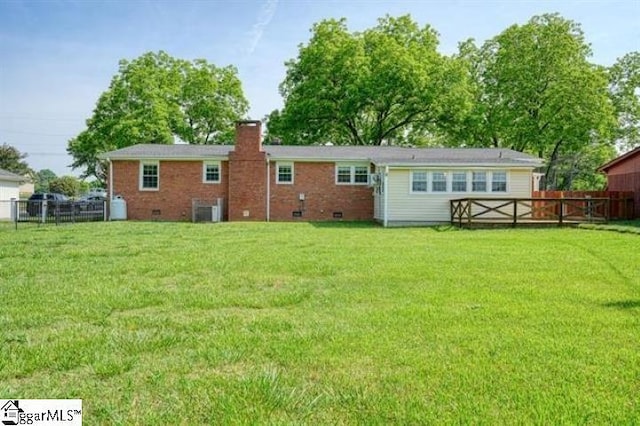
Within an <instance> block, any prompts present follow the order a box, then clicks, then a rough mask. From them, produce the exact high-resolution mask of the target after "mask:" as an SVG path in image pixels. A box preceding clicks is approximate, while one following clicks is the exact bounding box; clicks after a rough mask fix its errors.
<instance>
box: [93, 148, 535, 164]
mask: <svg viewBox="0 0 640 426" xmlns="http://www.w3.org/2000/svg"><path fill="white" fill-rule="evenodd" d="M233 148H234V146H233V145H186V144H176V145H161V144H145V145H133V146H130V147H127V148H122V149H119V150H117V151H111V152H108V153H105V154H102V155H101V158H105V159H111V160H137V159H155V160H162V159H172V160H180V159H190V160H192V159H206V158H215V157H218V158H220V157H222V158H226V157H227V156H228V155H229V151H232V150H233ZM263 149H264V150H265V151H266V152H267V154H268V155H269V157H270V158H271V159H272V160H297V161H370V162H372V163H375V164H379V165H394V166H402V165H406V166H416V165H438V164H447V165H450V164H454V165H474V164H477V165H512V166H528V167H536V166H538V165H540V164H541V163H542V160H541V159H539V158H538V157H535V156H532V155H529V154H524V153H522V152H518V151H513V150H511V149H504V148H405V147H397V146H317V145H311V146H301V145H264V146H263Z"/></svg>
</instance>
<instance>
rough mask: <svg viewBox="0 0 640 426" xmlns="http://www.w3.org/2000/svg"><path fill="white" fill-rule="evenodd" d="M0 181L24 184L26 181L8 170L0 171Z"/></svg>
mask: <svg viewBox="0 0 640 426" xmlns="http://www.w3.org/2000/svg"><path fill="white" fill-rule="evenodd" d="M0 180H4V181H11V182H25V181H26V180H27V179H25V178H24V177H23V176H20V175H18V174H16V173H13V172H10V171H8V170H4V169H0Z"/></svg>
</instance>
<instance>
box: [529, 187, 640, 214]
mask: <svg viewBox="0 0 640 426" xmlns="http://www.w3.org/2000/svg"><path fill="white" fill-rule="evenodd" d="M633 195H634V194H633V191H533V194H532V196H533V198H539V199H541V200H540V201H539V202H538V203H537V206H539V207H543V206H544V205H545V203H547V202H546V201H542V199H543V198H544V199H557V198H560V199H567V198H584V199H588V198H592V199H595V198H608V199H609V216H608V218H607V219H633V204H634V200H633ZM551 204H553V205H549V206H547V208H556V212H555V213H556V214H558V213H560V212H559V211H557V209H558V208H559V204H558V203H551Z"/></svg>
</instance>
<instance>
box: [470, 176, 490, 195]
mask: <svg viewBox="0 0 640 426" xmlns="http://www.w3.org/2000/svg"><path fill="white" fill-rule="evenodd" d="M471 191H473V192H486V191H487V172H472V173H471Z"/></svg>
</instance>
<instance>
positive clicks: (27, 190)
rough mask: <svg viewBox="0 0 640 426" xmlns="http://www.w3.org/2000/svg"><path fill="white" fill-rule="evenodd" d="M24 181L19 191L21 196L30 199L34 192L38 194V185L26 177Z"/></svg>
mask: <svg viewBox="0 0 640 426" xmlns="http://www.w3.org/2000/svg"><path fill="white" fill-rule="evenodd" d="M24 180H25V182H24V183H23V184H22V185H20V188H19V190H20V195H21V196H22V197H25V198H26V197H29V196H30V195H31V194H33V193H34V192H36V191H35V188H36V185H35V184H34V183H33V182H31V181H30V178H28V177H26V176H25V178H24Z"/></svg>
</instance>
